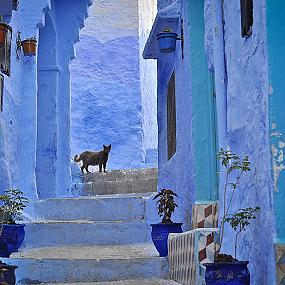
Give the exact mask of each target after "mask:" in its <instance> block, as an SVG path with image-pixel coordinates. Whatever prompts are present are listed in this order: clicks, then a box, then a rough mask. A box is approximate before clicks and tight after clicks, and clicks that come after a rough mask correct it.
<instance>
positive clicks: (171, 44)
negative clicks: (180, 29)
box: [156, 32, 178, 53]
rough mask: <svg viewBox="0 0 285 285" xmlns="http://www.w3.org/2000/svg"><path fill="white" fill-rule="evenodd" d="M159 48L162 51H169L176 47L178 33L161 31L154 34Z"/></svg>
mask: <svg viewBox="0 0 285 285" xmlns="http://www.w3.org/2000/svg"><path fill="white" fill-rule="evenodd" d="M156 37H157V40H158V46H159V50H160V51H161V52H162V53H171V52H174V51H175V49H176V41H177V37H178V35H177V34H176V33H172V32H162V33H159V34H157V35H156Z"/></svg>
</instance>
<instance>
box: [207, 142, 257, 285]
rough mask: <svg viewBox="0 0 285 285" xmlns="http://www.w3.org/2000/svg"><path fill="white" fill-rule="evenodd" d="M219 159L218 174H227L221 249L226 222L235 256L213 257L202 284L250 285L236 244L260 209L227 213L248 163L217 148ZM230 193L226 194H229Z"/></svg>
mask: <svg viewBox="0 0 285 285" xmlns="http://www.w3.org/2000/svg"><path fill="white" fill-rule="evenodd" d="M218 158H219V160H220V162H221V169H222V168H224V169H223V170H221V171H220V173H223V174H224V175H226V177H225V179H224V181H225V183H224V195H223V197H224V201H223V202H224V204H223V215H222V218H221V224H220V247H221V250H222V246H223V238H224V232H225V230H224V227H225V223H229V224H230V226H231V227H232V229H233V230H234V231H235V233H236V235H235V242H234V257H232V256H231V255H227V254H221V253H219V254H218V255H217V256H215V261H214V263H206V264H203V266H205V267H206V272H205V282H206V285H250V272H249V270H248V268H247V265H248V263H249V262H248V261H238V260H237V245H238V237H239V235H240V233H242V232H243V231H245V230H246V229H247V227H248V226H249V225H250V222H251V220H254V219H256V216H255V215H256V213H257V212H259V211H260V208H259V207H255V208H252V207H247V208H240V209H239V210H237V211H236V212H234V213H230V209H231V205H232V201H233V199H234V195H235V193H236V191H237V190H238V188H239V183H240V180H241V178H242V176H243V175H244V174H245V173H247V172H249V171H250V170H251V169H250V161H249V158H248V156H245V157H244V158H243V159H240V158H239V157H238V156H237V155H236V154H235V153H233V152H231V151H230V150H225V149H222V148H221V149H220V151H219V153H218ZM228 192H229V193H228Z"/></svg>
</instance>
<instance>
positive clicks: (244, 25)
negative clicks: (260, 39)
mask: <svg viewBox="0 0 285 285" xmlns="http://www.w3.org/2000/svg"><path fill="white" fill-rule="evenodd" d="M240 15H241V34H242V37H243V38H248V37H250V36H251V33H252V25H253V0H240Z"/></svg>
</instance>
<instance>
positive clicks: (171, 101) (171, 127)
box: [167, 72, 176, 160]
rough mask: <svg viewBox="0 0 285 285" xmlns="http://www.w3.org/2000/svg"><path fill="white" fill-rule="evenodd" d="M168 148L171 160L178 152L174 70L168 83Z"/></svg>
mask: <svg viewBox="0 0 285 285" xmlns="http://www.w3.org/2000/svg"><path fill="white" fill-rule="evenodd" d="M167 148H168V160H169V159H170V158H171V157H172V156H173V155H174V154H175V153H176V98H175V73H174V72H173V73H172V75H171V77H170V79H169V82H168V85H167Z"/></svg>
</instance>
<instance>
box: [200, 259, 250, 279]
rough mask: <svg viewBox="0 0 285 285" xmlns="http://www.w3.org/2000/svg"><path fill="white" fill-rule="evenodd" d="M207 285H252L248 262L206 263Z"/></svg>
mask: <svg viewBox="0 0 285 285" xmlns="http://www.w3.org/2000/svg"><path fill="white" fill-rule="evenodd" d="M203 265H204V266H205V267H206V272H205V281H206V285H250V273H249V270H248V268H247V265H248V261H237V262H221V263H205V264H203Z"/></svg>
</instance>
